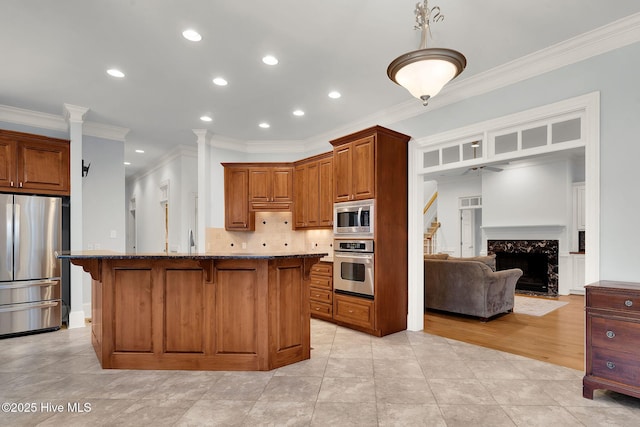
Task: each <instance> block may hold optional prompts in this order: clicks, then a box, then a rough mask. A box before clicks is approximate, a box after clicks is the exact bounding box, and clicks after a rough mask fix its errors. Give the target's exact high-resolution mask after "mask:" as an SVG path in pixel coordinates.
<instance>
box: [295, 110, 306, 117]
mask: <svg viewBox="0 0 640 427" xmlns="http://www.w3.org/2000/svg"><path fill="white" fill-rule="evenodd" d="M293 115H294V116H298V117H300V116H304V111H302V110H295V111H294V112H293Z"/></svg>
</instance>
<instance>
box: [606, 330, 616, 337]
mask: <svg viewBox="0 0 640 427" xmlns="http://www.w3.org/2000/svg"><path fill="white" fill-rule="evenodd" d="M615 336H616V333H615V332H613V331H607V338H613V337H615Z"/></svg>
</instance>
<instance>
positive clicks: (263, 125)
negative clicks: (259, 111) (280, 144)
mask: <svg viewBox="0 0 640 427" xmlns="http://www.w3.org/2000/svg"><path fill="white" fill-rule="evenodd" d="M258 126H260V127H261V128H262V129H269V128H270V127H271V125H270V124H269V123H267V122H262V123H260V124H259V125H258Z"/></svg>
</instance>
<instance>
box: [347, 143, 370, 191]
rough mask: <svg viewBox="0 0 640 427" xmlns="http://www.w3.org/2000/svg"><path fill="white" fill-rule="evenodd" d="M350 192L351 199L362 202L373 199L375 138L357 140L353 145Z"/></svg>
mask: <svg viewBox="0 0 640 427" xmlns="http://www.w3.org/2000/svg"><path fill="white" fill-rule="evenodd" d="M352 144H353V154H352V157H353V159H352V164H353V166H352V168H353V170H352V174H353V176H352V180H353V184H352V192H353V199H355V200H363V199H372V198H373V197H375V176H374V171H375V169H374V155H375V152H374V146H375V137H373V136H369V137H367V138H363V139H359V140H357V141H354V142H353V143H352Z"/></svg>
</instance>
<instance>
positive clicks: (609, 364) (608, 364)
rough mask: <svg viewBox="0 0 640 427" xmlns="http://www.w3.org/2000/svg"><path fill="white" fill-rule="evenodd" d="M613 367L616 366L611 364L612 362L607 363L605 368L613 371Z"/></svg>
mask: <svg viewBox="0 0 640 427" xmlns="http://www.w3.org/2000/svg"><path fill="white" fill-rule="evenodd" d="M615 367H616V364H615V363H613V362H607V368H609V369H615Z"/></svg>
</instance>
